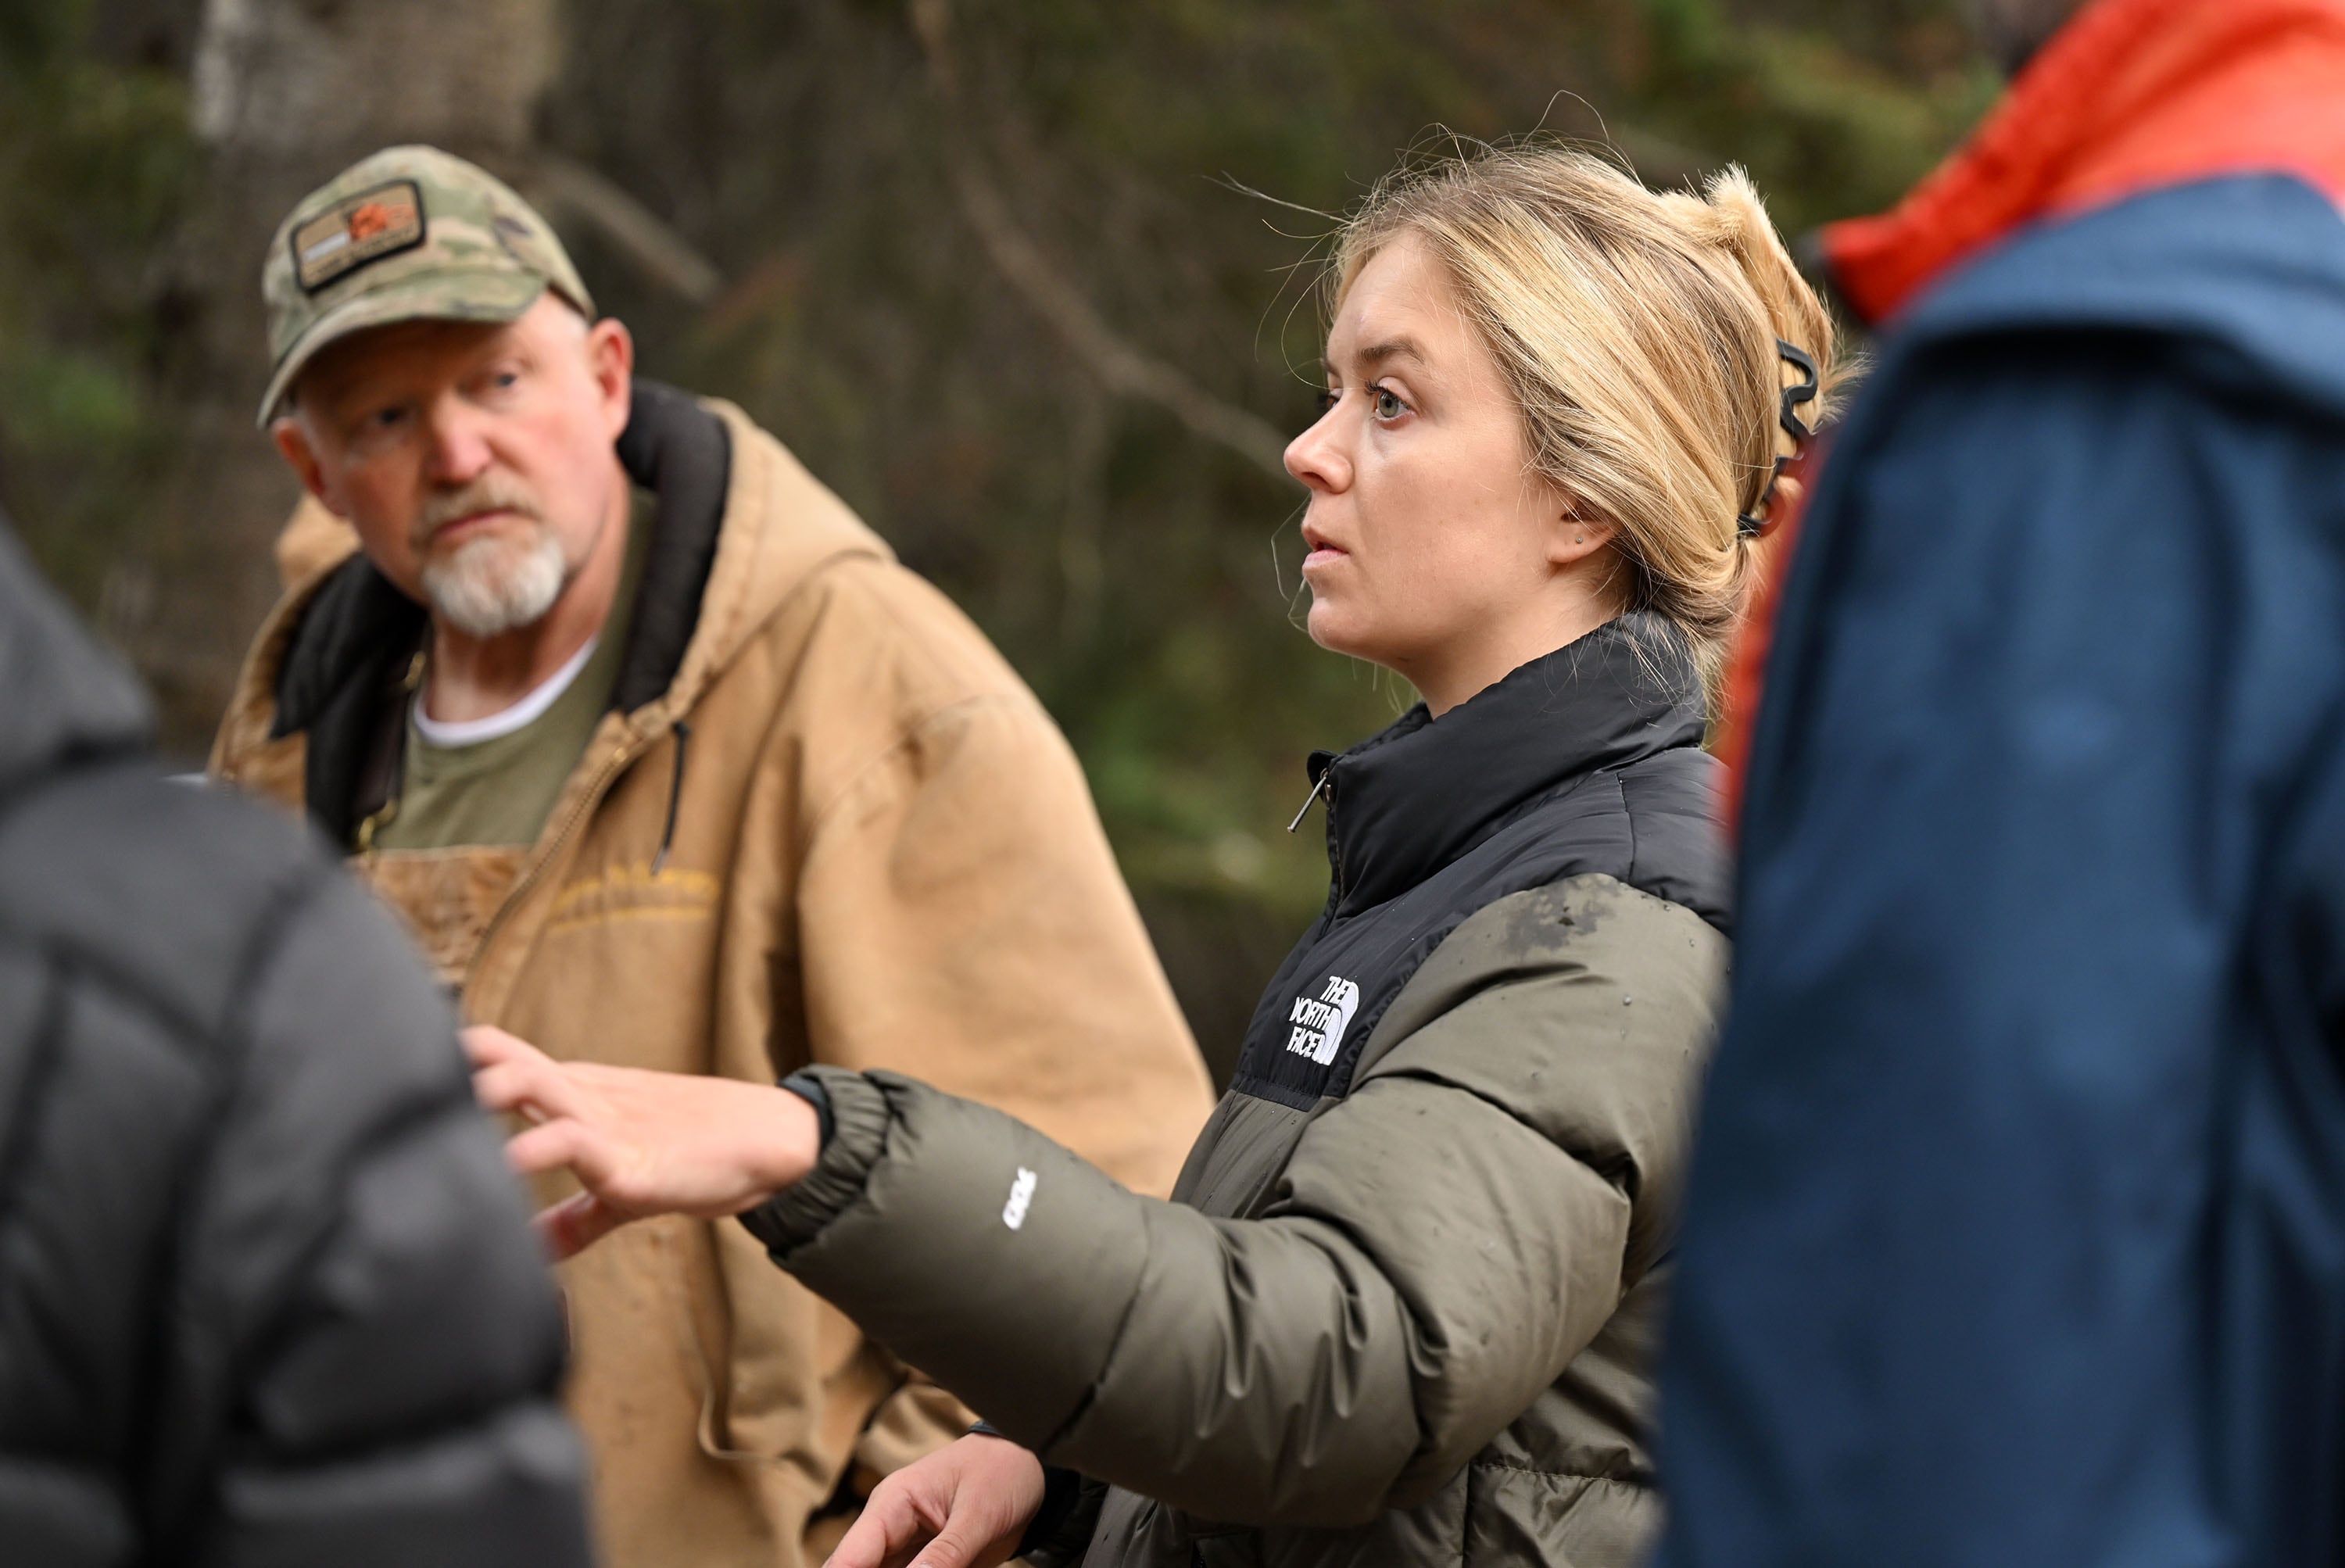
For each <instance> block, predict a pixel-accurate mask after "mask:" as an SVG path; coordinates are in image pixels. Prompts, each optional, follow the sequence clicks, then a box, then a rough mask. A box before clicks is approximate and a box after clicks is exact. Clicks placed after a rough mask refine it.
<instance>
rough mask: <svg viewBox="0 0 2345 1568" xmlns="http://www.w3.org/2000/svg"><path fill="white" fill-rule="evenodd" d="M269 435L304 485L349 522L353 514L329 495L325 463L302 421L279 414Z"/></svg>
mask: <svg viewBox="0 0 2345 1568" xmlns="http://www.w3.org/2000/svg"><path fill="white" fill-rule="evenodd" d="M269 439H270V440H271V441H274V442H275V443H277V453H278V455H279V456H280V457H282V458H284V459H285V466H286V467H288V468H289V469H291V470H292V471H293V473H294V477H296V478H298V479H299V480H300V481H301V488H302V489H304V490H306V491H308V492H309V493H310V494H312V495H314V496H316V497H317V498H318V501H319V504H320V505H322V506H324V507H325V509H326V510H327V511H329V512H330V513H332V514H334V515H335V516H337V517H340V518H341V519H342V520H343V521H344V522H348V521H349V520H350V514H349V513H347V512H345V511H343V510H342V508H340V506H337V505H335V504H334V498H333V497H332V496H330V495H329V494H326V470H325V465H324V464H322V463H320V462H319V461H318V453H317V450H316V449H315V448H314V447H312V446H311V445H310V433H309V432H308V431H306V430H304V429H302V428H301V422H300V421H299V419H296V418H295V417H294V416H293V415H291V414H282V415H279V417H278V419H277V420H276V421H275V422H274V423H271V424H270V425H269Z"/></svg>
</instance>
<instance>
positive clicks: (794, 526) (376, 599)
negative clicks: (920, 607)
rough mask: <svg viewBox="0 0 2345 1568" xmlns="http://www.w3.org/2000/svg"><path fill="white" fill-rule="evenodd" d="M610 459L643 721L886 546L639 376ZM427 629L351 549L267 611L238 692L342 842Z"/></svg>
mask: <svg viewBox="0 0 2345 1568" xmlns="http://www.w3.org/2000/svg"><path fill="white" fill-rule="evenodd" d="M617 450H618V456H619V461H620V464H621V466H623V467H624V469H625V470H626V472H627V474H628V477H629V478H630V479H631V480H633V481H634V484H637V485H639V486H641V487H643V488H645V489H646V490H649V491H650V492H652V494H653V495H654V496H655V498H656V505H655V511H654V513H653V520H652V524H651V527H652V539H651V545H650V548H649V551H648V553H647V555H646V557H645V565H644V580H643V584H642V586H641V587H640V588H639V589H638V590H637V596H636V601H635V615H634V625H633V626H632V628H631V630H630V631H629V633H628V640H627V648H626V653H625V656H624V659H623V660H622V662H621V665H620V670H619V677H618V681H617V684H616V686H615V687H614V691H613V697H612V706H613V708H614V709H616V710H617V711H619V712H621V713H623V714H625V715H627V716H628V718H630V720H631V721H633V722H635V723H638V724H640V725H642V726H644V727H645V728H659V727H662V726H664V725H665V724H667V723H669V722H672V721H673V720H675V718H679V717H681V716H682V715H683V714H685V712H687V711H689V710H690V708H691V707H692V705H693V703H694V702H695V700H696V699H697V697H699V695H700V693H701V692H702V691H703V690H705V689H706V687H707V684H708V683H709V682H710V681H711V680H713V679H714V678H715V677H716V676H717V675H718V674H719V673H721V672H722V671H723V670H724V668H725V667H726V665H728V664H729V663H730V662H731V661H732V659H733V658H734V657H735V656H736V655H737V654H738V653H739V652H740V650H741V648H742V647H744V646H745V645H746V643H747V642H748V641H749V639H750V638H751V637H752V636H754V635H755V634H756V631H757V629H758V628H759V627H760V626H762V625H764V623H765V622H766V619H768V618H769V617H770V616H772V614H773V613H774V611H775V610H776V609H777V607H779V606H780V605H781V603H782V601H783V600H784V599H786V598H787V596H788V595H789V594H790V592H791V591H792V590H793V589H794V588H796V587H797V585H799V584H800V583H802V582H803V581H805V579H806V577H807V575H808V574H809V573H811V572H812V571H813V570H814V569H815V568H816V567H817V566H818V565H820V564H821V563H822V562H824V561H825V560H827V559H830V558H832V557H834V556H837V555H846V554H858V555H876V556H879V557H882V558H885V557H887V556H888V554H889V553H888V547H887V546H886V545H883V544H882V543H880V541H879V539H878V536H877V535H873V534H872V533H871V532H870V530H868V528H866V527H865V526H864V525H863V524H861V523H860V522H859V521H858V520H857V519H856V518H855V516H854V515H853V514H852V513H850V512H848V509H847V507H846V505H845V504H843V503H841V502H840V501H839V500H838V499H837V497H836V496H834V495H832V494H830V492H829V491H827V490H826V489H825V488H823V486H822V485H821V484H820V483H819V482H817V480H816V479H815V478H814V477H813V476H812V475H811V474H809V473H807V472H806V470H805V469H804V468H803V467H801V466H800V465H799V464H798V463H797V460H796V459H795V458H793V457H791V456H790V454H789V453H787V451H785V450H784V449H783V448H782V446H781V444H780V443H778V442H776V441H775V440H774V439H773V438H772V437H770V436H768V435H766V433H764V432H762V431H760V430H758V429H757V427H756V425H754V424H752V423H750V422H749V420H748V418H747V417H746V415H744V414H743V413H742V412H740V411H739V410H738V409H736V408H734V407H732V406H731V405H730V404H728V403H723V402H714V401H710V402H702V401H701V400H699V399H696V398H694V397H692V396H690V395H689V394H687V393H685V392H678V391H676V390H675V389H674V388H672V387H667V386H663V385H661V384H659V383H657V382H648V381H643V380H638V381H637V382H635V387H634V404H633V407H632V409H631V411H630V413H629V418H628V423H627V427H626V429H625V430H624V432H623V433H621V434H620V437H619V442H618V448H617ZM426 626H427V617H426V616H425V613H424V610H423V607H422V606H421V605H418V604H417V603H416V602H415V601H414V600H412V599H410V598H409V597H408V596H406V595H405V594H403V593H401V591H400V590H399V589H398V588H397V587H395V586H394V585H392V584H391V580H390V579H389V578H387V577H385V576H384V575H382V574H381V572H380V571H378V570H377V569H376V568H375V566H374V564H373V563H372V562H371V561H370V560H368V559H367V558H366V556H364V555H351V556H350V559H349V560H347V561H345V562H343V563H342V565H340V566H338V567H336V568H334V569H333V570H331V571H330V572H328V573H326V574H325V575H323V576H321V577H320V579H319V580H318V581H317V582H316V583H315V584H313V585H310V587H308V588H307V589H305V590H302V591H300V592H299V593H297V594H296V595H295V596H293V597H292V598H290V599H289V600H288V601H287V602H286V603H285V604H284V605H282V606H279V610H278V612H277V615H276V616H275V617H273V618H272V621H271V623H270V625H269V626H268V627H267V628H265V629H264V630H263V632H262V633H261V637H260V642H259V651H258V653H257V655H256V657H255V661H254V667H253V668H252V670H251V671H250V673H249V676H248V678H247V681H246V682H245V683H243V684H244V686H245V687H247V689H245V690H243V691H240V693H239V703H242V702H244V701H247V700H249V699H250V698H251V697H253V696H254V695H255V693H254V691H253V690H252V689H250V688H252V687H256V686H257V687H258V688H259V691H262V692H266V693H267V694H268V695H269V698H270V699H271V701H272V702H273V708H274V711H273V714H272V716H271V718H270V719H269V736H270V738H284V737H286V736H289V735H293V734H296V733H302V734H306V735H307V736H308V738H309V746H308V748H307V761H306V765H305V777H304V796H305V799H306V801H307V804H308V807H309V809H310V814H311V815H312V816H313V817H315V818H316V819H317V820H318V822H319V824H320V826H321V827H322V828H323V829H324V830H325V831H326V832H327V833H328V834H329V835H330V836H331V837H333V838H335V839H336V840H338V841H345V842H346V841H348V840H349V838H350V834H351V832H352V830H354V828H355V826H356V824H357V821H358V820H359V819H360V816H362V815H363V813H362V812H361V811H360V809H358V806H359V799H358V798H359V795H360V780H361V778H362V776H363V775H365V774H366V773H367V772H368V770H369V767H370V760H371V759H372V758H374V757H375V755H376V746H377V743H378V738H379V736H378V732H379V731H380V729H381V724H382V721H383V719H382V716H383V715H384V713H385V712H386V711H388V710H389V704H390V703H391V699H392V698H393V697H394V696H395V695H396V693H397V691H398V689H399V687H400V682H401V676H402V675H403V673H404V672H405V670H406V668H407V665H408V662H409V660H410V658H411V657H412V656H413V654H414V652H415V650H416V649H417V648H418V647H421V643H422V639H423V636H424V633H425V629H426Z"/></svg>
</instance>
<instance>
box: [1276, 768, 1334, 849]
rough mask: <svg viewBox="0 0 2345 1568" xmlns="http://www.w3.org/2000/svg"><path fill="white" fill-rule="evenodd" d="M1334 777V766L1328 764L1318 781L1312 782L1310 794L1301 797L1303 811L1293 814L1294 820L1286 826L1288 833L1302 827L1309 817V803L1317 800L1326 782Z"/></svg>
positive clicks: (1325, 786)
mask: <svg viewBox="0 0 2345 1568" xmlns="http://www.w3.org/2000/svg"><path fill="white" fill-rule="evenodd" d="M1334 777H1335V764H1334V763H1332V762H1330V763H1329V764H1327V766H1326V769H1325V770H1324V771H1323V772H1321V773H1320V775H1319V777H1318V779H1316V780H1315V781H1314V782H1313V784H1312V786H1311V793H1310V794H1308V795H1305V796H1304V797H1303V809H1301V810H1300V811H1297V812H1296V813H1294V820H1293V821H1292V822H1289V823H1288V824H1286V830H1287V831H1288V832H1290V833H1292V832H1293V831H1294V830H1295V829H1297V828H1300V827H1301V826H1303V819H1304V818H1305V817H1308V816H1309V815H1311V802H1312V801H1314V800H1316V799H1319V796H1320V794H1321V793H1322V792H1323V791H1324V790H1325V789H1326V788H1327V780H1329V779H1333V778H1334Z"/></svg>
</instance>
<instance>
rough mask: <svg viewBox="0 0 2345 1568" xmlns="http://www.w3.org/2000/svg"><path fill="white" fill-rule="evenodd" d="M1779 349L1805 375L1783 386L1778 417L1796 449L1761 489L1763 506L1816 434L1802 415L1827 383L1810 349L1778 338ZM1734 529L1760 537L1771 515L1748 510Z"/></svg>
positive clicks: (1778, 463)
mask: <svg viewBox="0 0 2345 1568" xmlns="http://www.w3.org/2000/svg"><path fill="white" fill-rule="evenodd" d="M1775 351H1776V352H1777V353H1778V354H1780V355H1782V358H1783V362H1784V363H1786V364H1790V365H1796V366H1798V367H1799V370H1800V372H1801V376H1800V379H1799V380H1798V381H1796V382H1792V384H1791V385H1790V386H1787V387H1785V388H1784V389H1783V401H1782V404H1781V407H1780V409H1779V412H1777V414H1776V416H1775V417H1776V421H1777V423H1780V424H1781V425H1782V427H1783V433H1784V434H1785V435H1788V436H1790V437H1791V438H1792V451H1791V452H1790V453H1787V454H1785V455H1784V456H1782V457H1779V458H1777V459H1776V460H1775V471H1774V473H1771V474H1769V475H1768V476H1767V488H1766V489H1764V490H1762V491H1761V492H1760V493H1759V504H1760V505H1761V506H1764V505H1766V504H1767V503H1768V502H1770V501H1771V500H1773V499H1774V495H1775V482H1776V481H1777V480H1779V479H1781V478H1782V477H1783V469H1784V466H1785V465H1786V464H1788V463H1790V462H1791V461H1792V457H1793V456H1796V455H1797V454H1798V453H1800V452H1802V450H1804V449H1805V448H1806V446H1807V444H1808V443H1810V442H1812V441H1813V440H1814V439H1815V438H1816V433H1815V430H1814V429H1813V427H1812V426H1811V425H1810V424H1809V423H1808V422H1807V421H1806V420H1803V419H1802V418H1801V417H1800V410H1801V408H1802V406H1803V405H1805V404H1807V403H1812V402H1815V401H1816V392H1817V391H1818V390H1819V389H1820V388H1821V387H1822V384H1823V377H1822V374H1821V373H1820V372H1818V371H1817V370H1816V361H1815V357H1814V356H1813V355H1812V354H1810V353H1809V352H1808V351H1807V350H1805V349H1803V348H1801V347H1800V346H1799V345H1798V344H1796V343H1787V342H1785V341H1783V340H1782V339H1781V338H1777V339H1776V340H1775ZM1734 530H1735V532H1736V533H1737V534H1738V535H1741V537H1743V538H1745V539H1756V538H1757V537H1758V536H1759V535H1761V534H1764V533H1765V532H1766V531H1767V519H1765V518H1763V517H1755V516H1753V515H1751V514H1750V513H1748V512H1745V513H1744V514H1742V515H1741V516H1740V517H1737V518H1736V519H1735V520H1734Z"/></svg>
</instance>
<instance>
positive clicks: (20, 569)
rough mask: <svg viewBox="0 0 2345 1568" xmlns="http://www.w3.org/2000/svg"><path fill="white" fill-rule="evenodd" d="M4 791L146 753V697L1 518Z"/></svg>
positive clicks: (0, 773) (0, 759) (0, 784)
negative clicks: (74, 766)
mask: <svg viewBox="0 0 2345 1568" xmlns="http://www.w3.org/2000/svg"><path fill="white" fill-rule="evenodd" d="M0 694H5V697H6V702H7V720H6V722H5V724H0V790H5V789H10V788H13V787H14V786H15V785H16V784H18V783H20V782H22V781H24V780H25V779H29V778H31V777H33V776H34V775H36V774H39V773H44V772H46V771H48V770H50V769H55V768H57V767H60V766H62V765H64V764H66V763H68V762H73V761H77V760H80V759H85V758H93V757H101V756H107V755H109V754H115V753H120V752H127V751H136V750H139V749H141V748H144V747H145V746H146V744H147V737H148V735H149V734H150V732H151V729H152V719H151V718H150V716H149V714H148V711H147V698H146V695H145V694H144V693H143V692H142V691H140V689H139V687H138V683H137V680H135V679H133V678H132V677H131V675H130V672H129V671H128V670H127V669H125V668H124V667H122V665H121V663H120V661H119V660H117V659H116V658H115V657H113V656H112V655H110V654H108V653H107V652H105V651H104V650H102V649H101V648H99V647H98V646H97V645H96V642H94V641H93V640H92V639H91V638H90V636H89V635H88V634H87V633H86V632H85V631H83V630H82V628H81V626H80V624H79V623H78V622H77V621H76V619H75V618H74V616H73V613H72V612H71V611H69V610H67V609H66V606H65V605H64V604H63V602H62V601H60V600H59V599H58V598H57V596H56V594H55V593H54V592H52V591H51V590H50V588H49V585H47V584H46V583H44V582H42V581H41V579H40V577H39V575H38V574H36V572H35V571H34V569H33V565H32V563H31V562H30V561H28V560H27V559H25V553H24V550H23V547H22V546H21V545H18V543H17V541H16V535H15V532H14V530H12V529H11V528H10V527H9V525H8V522H7V518H6V516H5V514H0Z"/></svg>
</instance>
